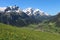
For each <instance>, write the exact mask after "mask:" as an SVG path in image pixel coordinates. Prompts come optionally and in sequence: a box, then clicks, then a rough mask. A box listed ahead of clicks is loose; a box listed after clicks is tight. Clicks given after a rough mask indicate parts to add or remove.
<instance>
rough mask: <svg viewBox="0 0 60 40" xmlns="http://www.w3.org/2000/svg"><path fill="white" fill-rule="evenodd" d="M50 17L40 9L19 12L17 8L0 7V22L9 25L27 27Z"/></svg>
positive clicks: (27, 9)
mask: <svg viewBox="0 0 60 40" xmlns="http://www.w3.org/2000/svg"><path fill="white" fill-rule="evenodd" d="M50 17H51V16H50V15H49V14H47V13H45V12H44V11H41V10H40V9H33V8H26V9H24V10H21V9H20V8H19V7H18V6H16V5H15V6H7V7H0V22H2V23H5V24H11V25H16V26H19V25H27V24H30V23H39V22H42V21H43V20H46V19H49V18H50Z"/></svg>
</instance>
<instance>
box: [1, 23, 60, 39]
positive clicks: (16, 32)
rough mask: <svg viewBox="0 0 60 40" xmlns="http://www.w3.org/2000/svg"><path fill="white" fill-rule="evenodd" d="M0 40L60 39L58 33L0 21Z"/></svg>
mask: <svg viewBox="0 0 60 40" xmlns="http://www.w3.org/2000/svg"><path fill="white" fill-rule="evenodd" d="M0 40H60V35H59V34H52V33H47V32H40V31H34V30H31V29H25V28H17V27H14V26H13V27H12V26H10V25H5V24H1V23H0Z"/></svg>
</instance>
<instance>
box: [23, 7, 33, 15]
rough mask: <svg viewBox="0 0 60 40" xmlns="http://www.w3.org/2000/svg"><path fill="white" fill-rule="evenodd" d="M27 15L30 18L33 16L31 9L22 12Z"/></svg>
mask: <svg viewBox="0 0 60 40" xmlns="http://www.w3.org/2000/svg"><path fill="white" fill-rule="evenodd" d="M23 12H25V13H26V14H27V15H29V16H31V15H33V8H26V9H24V10H23Z"/></svg>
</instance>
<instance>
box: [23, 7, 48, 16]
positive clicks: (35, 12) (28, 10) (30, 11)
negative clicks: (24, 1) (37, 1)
mask: <svg viewBox="0 0 60 40" xmlns="http://www.w3.org/2000/svg"><path fill="white" fill-rule="evenodd" d="M23 12H25V13H26V14H27V15H29V16H31V15H34V16H38V15H39V16H49V14H47V13H45V12H44V11H42V10H40V9H33V8H26V9H24V10H23Z"/></svg>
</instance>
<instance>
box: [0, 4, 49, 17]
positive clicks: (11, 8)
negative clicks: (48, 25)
mask: <svg viewBox="0 0 60 40" xmlns="http://www.w3.org/2000/svg"><path fill="white" fill-rule="evenodd" d="M0 11H6V12H12V11H13V12H18V13H19V12H20V11H22V12H25V13H26V14H27V15H28V16H49V14H48V13H46V12H44V11H42V10H40V9H33V8H31V7H29V8H26V9H23V10H21V9H20V8H19V7H18V6H16V5H15V6H7V7H0Z"/></svg>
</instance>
